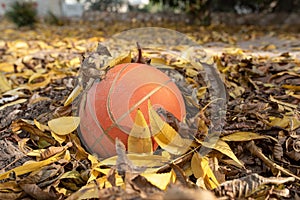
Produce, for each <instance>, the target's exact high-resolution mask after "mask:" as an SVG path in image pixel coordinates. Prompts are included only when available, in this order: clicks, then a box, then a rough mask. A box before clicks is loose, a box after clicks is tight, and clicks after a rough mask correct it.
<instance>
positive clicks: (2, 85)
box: [0, 73, 11, 94]
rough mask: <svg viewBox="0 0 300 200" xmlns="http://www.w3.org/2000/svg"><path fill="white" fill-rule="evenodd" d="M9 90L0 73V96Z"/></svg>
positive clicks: (9, 86)
mask: <svg viewBox="0 0 300 200" xmlns="http://www.w3.org/2000/svg"><path fill="white" fill-rule="evenodd" d="M10 89H11V85H10V83H9V82H8V80H7V79H6V77H5V76H4V74H3V73H0V94H1V93H2V92H6V91H7V90H10Z"/></svg>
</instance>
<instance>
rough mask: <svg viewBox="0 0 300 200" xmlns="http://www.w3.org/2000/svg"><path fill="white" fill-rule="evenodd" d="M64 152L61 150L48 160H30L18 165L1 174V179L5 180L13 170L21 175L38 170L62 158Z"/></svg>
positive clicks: (17, 174)
mask: <svg viewBox="0 0 300 200" xmlns="http://www.w3.org/2000/svg"><path fill="white" fill-rule="evenodd" d="M63 153H64V152H61V153H59V154H56V155H54V156H52V157H50V158H48V159H46V160H42V161H39V162H30V163H24V164H23V165H22V166H19V167H16V168H14V169H11V170H9V171H7V172H5V173H3V174H0V180H3V179H5V178H8V177H9V174H10V173H11V172H15V174H16V176H20V175H23V174H26V173H29V172H32V171H35V170H38V169H40V168H42V167H44V166H46V165H49V164H51V163H54V162H56V161H58V160H60V159H61V155H62V154H63Z"/></svg>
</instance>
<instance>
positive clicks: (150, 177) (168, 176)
mask: <svg viewBox="0 0 300 200" xmlns="http://www.w3.org/2000/svg"><path fill="white" fill-rule="evenodd" d="M141 176H143V177H145V178H146V179H147V181H149V182H150V183H152V184H153V185H155V186H156V187H158V188H159V189H161V190H166V189H167V187H168V185H169V184H171V183H174V179H175V178H174V177H176V175H175V173H174V171H173V170H171V171H170V172H167V173H161V174H158V173H142V174H141Z"/></svg>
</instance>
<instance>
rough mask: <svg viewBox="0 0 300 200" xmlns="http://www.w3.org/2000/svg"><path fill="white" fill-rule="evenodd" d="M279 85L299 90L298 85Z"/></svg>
mask: <svg viewBox="0 0 300 200" xmlns="http://www.w3.org/2000/svg"><path fill="white" fill-rule="evenodd" d="M281 87H283V88H286V89H289V90H294V91H300V86H299V85H282V86H281Z"/></svg>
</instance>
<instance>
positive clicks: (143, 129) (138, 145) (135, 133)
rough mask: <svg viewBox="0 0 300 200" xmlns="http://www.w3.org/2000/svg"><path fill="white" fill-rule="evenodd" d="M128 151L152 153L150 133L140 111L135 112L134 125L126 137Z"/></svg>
mask: <svg viewBox="0 0 300 200" xmlns="http://www.w3.org/2000/svg"><path fill="white" fill-rule="evenodd" d="M128 153H147V154H152V153H153V147H152V140H151V133H150V130H149V128H148V124H147V122H146V120H145V118H144V115H143V113H142V111H140V110H139V109H138V110H137V112H136V116H135V120H134V125H133V127H132V129H131V131H130V133H129V137H128Z"/></svg>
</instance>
